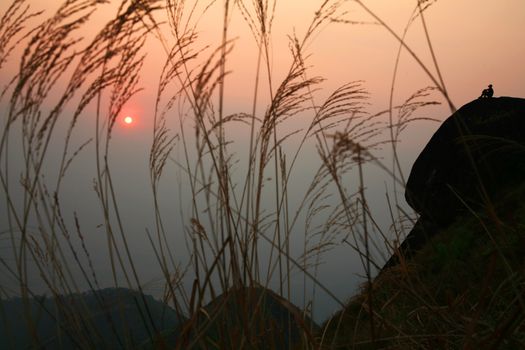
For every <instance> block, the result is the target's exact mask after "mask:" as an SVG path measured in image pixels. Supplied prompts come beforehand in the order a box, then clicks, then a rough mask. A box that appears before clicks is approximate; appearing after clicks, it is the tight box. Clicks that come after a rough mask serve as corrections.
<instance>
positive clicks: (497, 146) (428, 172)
mask: <svg viewBox="0 0 525 350" xmlns="http://www.w3.org/2000/svg"><path fill="white" fill-rule="evenodd" d="M523 182H525V99H521V98H511V97H499V98H484V99H477V100H474V101H472V102H470V103H468V104H466V105H464V106H463V107H461V108H460V109H459V110H458V111H457V112H455V113H454V114H452V116H450V117H449V118H448V119H447V120H445V122H444V123H443V124H442V125H441V127H440V128H439V129H438V130H437V131H436V133H435V134H434V135H433V136H432V138H431V139H430V141H429V142H428V144H427V145H426V147H425V148H424V149H423V151H422V152H421V154H420V155H419V157H418V158H417V160H416V161H415V163H414V165H413V167H412V171H411V173H410V176H409V178H408V181H407V186H406V192H405V197H406V200H407V202H408V204H409V205H410V206H411V207H412V208H413V209H414V210H415V211H416V212H417V213H418V214H420V219H419V220H418V222H417V223H416V225H415V227H414V228H413V230H412V231H411V232H410V234H409V235H408V236H407V238H406V239H405V241H404V242H403V244H402V245H401V247H400V252H401V253H402V254H403V255H405V256H410V255H411V254H412V253H413V252H414V251H416V250H418V249H419V248H421V247H422V246H423V245H424V244H425V242H426V241H427V240H428V238H429V237H430V236H432V235H434V234H435V233H436V232H437V231H438V230H439V229H441V228H444V227H447V226H448V225H450V224H451V223H452V222H453V221H454V220H456V219H457V218H458V216H460V215H462V213H465V212H467V211H470V210H474V211H478V210H482V209H483V208H487V207H489V206H490V205H491V203H493V201H494V200H495V199H497V197H498V196H500V195H501V194H503V193H506V192H507V191H508V190H511V189H512V188H513V187H515V186H517V185H519V184H521V183H523ZM397 261H398V257H396V256H394V257H393V258H391V259H390V261H389V262H388V263H387V264H386V266H385V267H389V266H392V265H395V264H396V263H397Z"/></svg>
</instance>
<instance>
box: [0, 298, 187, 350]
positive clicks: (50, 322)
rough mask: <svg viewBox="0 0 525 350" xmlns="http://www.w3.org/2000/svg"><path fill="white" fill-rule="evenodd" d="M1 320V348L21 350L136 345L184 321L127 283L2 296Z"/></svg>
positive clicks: (160, 303)
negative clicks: (47, 294)
mask: <svg viewBox="0 0 525 350" xmlns="http://www.w3.org/2000/svg"><path fill="white" fill-rule="evenodd" d="M25 315H30V316H31V317H30V319H31V321H30V322H31V323H32V325H30V324H29V323H28V321H27V319H26V317H25ZM0 320H1V323H0V348H1V349H17V350H18V349H27V348H38V349H41V348H42V349H79V348H88V349H122V348H137V347H139V346H140V345H141V344H143V343H144V342H147V341H149V340H150V339H155V338H156V337H157V335H158V334H160V333H162V332H166V331H167V330H173V329H175V328H176V327H177V326H178V325H179V324H180V322H181V321H183V320H180V319H179V317H178V315H177V313H176V312H175V311H174V310H173V309H172V308H170V307H169V306H167V305H166V304H164V303H162V302H160V301H157V300H155V299H154V298H153V297H152V296H149V295H143V294H141V293H139V292H137V291H134V290H130V289H125V288H107V289H102V290H98V291H95V292H94V293H93V292H89V293H83V294H70V295H66V296H60V297H57V298H50V297H45V296H42V297H36V298H31V299H29V300H27V301H26V302H25V303H24V301H23V300H22V299H21V298H10V299H7V300H0ZM32 330H34V332H33V331H32ZM32 334H34V335H32Z"/></svg>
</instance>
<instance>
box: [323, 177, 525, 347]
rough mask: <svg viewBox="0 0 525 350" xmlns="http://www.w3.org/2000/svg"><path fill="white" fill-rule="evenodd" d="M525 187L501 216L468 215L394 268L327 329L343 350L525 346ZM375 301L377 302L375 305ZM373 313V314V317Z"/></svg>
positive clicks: (502, 203) (502, 205) (503, 202)
mask: <svg viewBox="0 0 525 350" xmlns="http://www.w3.org/2000/svg"><path fill="white" fill-rule="evenodd" d="M524 195H525V187H523V185H522V186H521V187H520V188H519V189H516V190H514V191H513V192H512V193H507V194H506V195H505V196H504V198H502V199H500V200H498V202H497V205H496V206H495V208H496V213H497V217H498V218H499V219H498V220H497V221H495V220H494V216H493V215H492V214H493V213H490V212H484V211H481V212H478V213H470V214H466V215H463V216H462V217H460V218H458V219H457V220H456V221H455V222H454V223H453V224H451V225H450V226H449V227H448V228H446V229H442V230H440V231H439V232H438V234H437V235H435V236H434V237H433V238H432V239H431V240H430V241H429V242H428V243H427V244H426V245H425V246H424V248H423V249H422V250H420V251H419V252H417V253H416V254H415V256H414V257H413V258H412V259H410V260H402V261H401V263H400V264H399V265H398V266H395V267H392V268H389V269H386V270H384V271H382V272H381V273H380V275H379V276H378V277H377V278H376V279H375V280H374V282H373V284H372V294H371V297H370V294H369V292H368V291H367V288H366V287H365V288H363V291H362V292H361V293H360V294H358V295H356V296H355V297H353V298H352V300H351V301H350V302H349V303H348V305H347V306H346V308H345V309H344V310H342V311H340V312H339V313H338V314H337V315H335V316H334V317H333V318H331V319H330V320H329V322H327V323H326V325H325V332H326V333H325V334H324V336H325V337H326V339H327V340H328V343H330V344H331V346H335V348H353V349H377V348H394V349H460V348H463V349H464V348H467V349H521V348H523V347H524V346H525V328H524V322H525V313H524V312H523V310H524V308H523V306H524V304H523V301H524V299H523V297H524V294H523V291H524V289H523V286H524V271H525V265H524V264H525V261H524V259H523V257H524V256H525V255H524V254H525V244H524V243H525V242H524V236H523V230H524V228H525V203H523V200H522V199H523V196H524ZM370 298H371V299H372V300H371V301H370V300H369V299H370ZM371 310H372V311H371Z"/></svg>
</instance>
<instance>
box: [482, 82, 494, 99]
mask: <svg viewBox="0 0 525 350" xmlns="http://www.w3.org/2000/svg"><path fill="white" fill-rule="evenodd" d="M493 95H494V90H493V89H492V84H489V87H488V88H487V89H484V90H483V91H482V92H481V96H480V97H479V98H491V97H492V96H493Z"/></svg>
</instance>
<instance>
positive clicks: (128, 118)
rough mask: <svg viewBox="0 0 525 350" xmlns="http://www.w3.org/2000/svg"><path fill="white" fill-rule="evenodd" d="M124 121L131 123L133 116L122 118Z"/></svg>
mask: <svg viewBox="0 0 525 350" xmlns="http://www.w3.org/2000/svg"><path fill="white" fill-rule="evenodd" d="M124 123H126V124H131V123H133V118H131V117H130V116H129V115H128V116H127V117H125V118H124Z"/></svg>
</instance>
